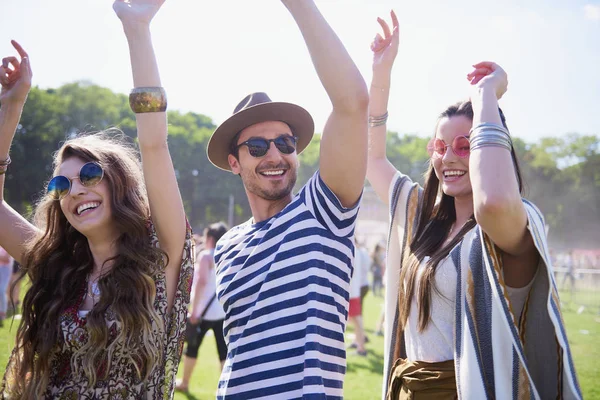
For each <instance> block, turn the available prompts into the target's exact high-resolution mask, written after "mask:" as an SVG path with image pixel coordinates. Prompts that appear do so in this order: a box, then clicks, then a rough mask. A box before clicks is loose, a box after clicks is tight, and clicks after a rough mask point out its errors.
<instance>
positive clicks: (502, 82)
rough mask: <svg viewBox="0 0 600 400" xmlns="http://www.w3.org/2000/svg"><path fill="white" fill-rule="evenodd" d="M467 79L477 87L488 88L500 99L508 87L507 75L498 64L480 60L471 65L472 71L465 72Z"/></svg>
mask: <svg viewBox="0 0 600 400" xmlns="http://www.w3.org/2000/svg"><path fill="white" fill-rule="evenodd" d="M467 79H468V80H469V82H471V85H473V86H474V87H475V88H477V89H483V88H490V89H493V90H494V92H495V93H496V98H497V99H498V100H500V98H502V96H503V95H504V93H506V90H507V89H508V76H507V75H506V72H505V71H504V70H503V69H502V67H500V66H499V65H498V64H496V63H494V62H491V61H482V62H479V63H477V64H475V65H473V71H471V72H469V73H468V74H467Z"/></svg>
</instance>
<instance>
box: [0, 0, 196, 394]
mask: <svg viewBox="0 0 600 400" xmlns="http://www.w3.org/2000/svg"><path fill="white" fill-rule="evenodd" d="M162 3H163V1H162V0H137V1H136V0H131V1H129V2H125V1H119V0H118V1H116V2H115V3H114V5H113V7H114V9H115V11H116V13H117V15H118V17H119V18H120V19H121V22H122V24H123V28H124V31H125V35H126V37H127V40H128V42H129V48H130V55H131V64H132V71H133V80H134V85H135V87H136V89H134V90H133V91H132V94H131V95H130V104H131V107H132V109H133V111H134V112H135V113H136V121H137V128H138V138H139V149H140V153H141V160H142V163H140V160H139V158H138V154H137V151H136V150H135V149H134V148H133V147H132V146H131V145H128V144H127V143H126V141H125V140H124V137H123V135H114V134H111V132H102V133H99V134H92V135H87V136H82V137H77V138H74V139H71V140H68V141H67V142H66V143H64V144H63V145H62V146H61V148H60V149H59V150H58V152H57V153H56V155H55V157H54V173H53V177H52V179H51V180H50V181H49V183H48V185H47V194H46V195H45V196H44V197H43V198H42V199H41V200H40V201H39V203H38V204H37V206H36V209H35V213H34V224H30V223H29V222H28V221H27V220H25V219H24V218H23V217H22V216H21V215H19V214H18V213H17V212H16V211H15V210H13V209H12V208H11V207H10V206H9V205H8V204H6V202H4V201H2V203H1V205H0V225H1V226H2V227H3V228H2V229H1V230H0V245H1V246H3V247H4V248H6V249H7V251H8V252H9V253H10V254H11V255H12V256H13V257H14V258H15V259H16V260H17V261H19V262H20V263H21V268H22V271H23V275H26V276H27V277H28V278H29V280H30V281H31V287H30V288H29V289H28V291H27V293H26V295H25V297H24V300H23V312H22V314H23V317H22V320H21V322H20V324H19V329H18V332H17V340H16V346H15V349H14V350H13V352H12V355H11V357H10V360H9V364H8V366H7V370H6V373H5V376H4V379H3V381H2V385H1V386H0V398H19V399H33V398H48V399H49V398H52V399H54V398H150V399H162V398H170V397H171V396H172V393H173V387H174V379H175V375H176V372H177V366H178V364H179V358H180V355H181V349H182V348H183V334H184V331H185V318H186V311H187V305H188V303H189V291H190V286H191V279H192V272H193V256H192V252H193V246H192V242H191V232H190V229H189V227H188V226H187V223H186V219H185V214H184V209H183V204H182V200H181V196H180V193H179V189H178V186H177V181H176V178H175V171H174V168H173V164H172V161H171V157H170V154H169V151H168V147H167V143H166V140H167V119H166V113H165V110H166V98H165V95H164V91H163V89H162V88H161V87H160V78H159V74H158V68H157V64H156V59H155V56H154V52H153V48H152V42H151V38H150V30H149V24H150V21H151V20H152V17H153V16H154V15H155V14H156V12H157V11H158V10H159V8H160V6H161V5H162ZM13 45H14V47H15V48H16V50H17V51H18V53H19V55H20V61H19V59H18V58H16V57H7V58H5V59H3V63H2V66H1V67H0V83H1V84H2V91H1V93H0V102H1V104H2V108H1V109H0V199H2V200H3V198H4V196H3V188H4V179H5V176H6V172H7V170H8V167H9V164H10V157H9V148H10V144H11V142H12V138H13V136H14V134H15V131H16V128H17V125H18V122H19V118H20V115H21V111H22V109H23V106H24V104H25V100H26V97H27V94H28V92H29V88H30V86H31V77H32V73H31V67H30V61H29V57H28V56H27V53H26V52H25V50H23V48H22V47H21V46H20V45H19V44H18V43H16V42H14V41H13ZM159 243H160V244H159Z"/></svg>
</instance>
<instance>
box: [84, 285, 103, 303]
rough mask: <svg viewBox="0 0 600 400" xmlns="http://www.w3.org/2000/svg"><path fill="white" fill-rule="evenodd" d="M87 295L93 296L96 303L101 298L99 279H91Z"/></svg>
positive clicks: (93, 301)
mask: <svg viewBox="0 0 600 400" xmlns="http://www.w3.org/2000/svg"><path fill="white" fill-rule="evenodd" d="M87 295H89V296H90V297H91V298H92V303H94V304H96V303H97V300H96V299H100V286H99V285H98V279H96V280H94V281H91V282H90V284H89V285H88V290H87Z"/></svg>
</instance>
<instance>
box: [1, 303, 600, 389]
mask: <svg viewBox="0 0 600 400" xmlns="http://www.w3.org/2000/svg"><path fill="white" fill-rule="evenodd" d="M382 303H383V299H382V298H379V297H374V296H371V294H369V295H367V298H366V299H365V310H364V313H363V315H364V317H365V327H366V329H367V335H368V337H369V339H370V342H369V343H368V345H367V350H368V355H367V357H359V356H356V355H353V354H352V350H349V351H348V370H347V374H346V380H345V383H344V398H345V399H348V400H370V399H379V398H380V391H381V382H382V381H381V380H382V373H383V338H382V337H380V336H376V335H375V334H374V328H375V325H376V322H377V319H378V318H379V314H380V312H381V304H382ZM578 310H579V307H578V306H576V305H566V306H564V307H563V315H564V319H565V324H566V326H567V331H568V335H569V341H570V343H571V350H572V352H573V358H574V360H575V366H576V368H577V373H578V375H579V381H580V384H581V387H582V390H583V395H584V398H585V399H600V314H598V309H597V308H596V309H595V310H592V311H590V310H589V309H586V310H584V311H583V312H581V313H579V314H578V313H577V311H578ZM17 324H18V321H16V320H15V325H14V326H13V328H12V330H9V326H10V321H5V324H4V327H3V328H0V368H1V369H2V371H3V370H4V368H5V365H6V362H7V361H8V356H9V354H10V351H11V349H12V344H13V343H14V335H15V331H16V326H17ZM346 336H347V341H348V343H350V341H351V338H352V336H353V332H352V329H351V327H349V328H348V332H347V335H346ZM182 368H183V367H180V370H179V375H181V372H182ZM218 369H219V362H218V357H217V350H216V346H215V343H214V339H213V337H212V336H207V337H206V338H205V340H204V343H203V344H202V347H201V349H200V354H199V356H198V364H197V366H196V369H195V371H194V374H193V376H192V381H191V385H190V392H189V393H187V394H184V393H176V395H175V399H179V400H185V399H190V400H205V399H214V393H215V390H216V387H217V381H218V377H219V371H218Z"/></svg>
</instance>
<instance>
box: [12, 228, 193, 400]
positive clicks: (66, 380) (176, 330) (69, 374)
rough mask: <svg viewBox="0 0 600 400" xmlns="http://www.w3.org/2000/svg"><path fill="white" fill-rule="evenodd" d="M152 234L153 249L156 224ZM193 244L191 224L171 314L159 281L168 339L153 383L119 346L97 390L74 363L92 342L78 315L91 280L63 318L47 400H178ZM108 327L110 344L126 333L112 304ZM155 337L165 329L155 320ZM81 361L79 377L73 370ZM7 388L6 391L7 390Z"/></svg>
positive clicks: (159, 278) (158, 279)
mask: <svg viewBox="0 0 600 400" xmlns="http://www.w3.org/2000/svg"><path fill="white" fill-rule="evenodd" d="M148 231H149V235H150V240H151V243H152V246H155V247H158V246H159V244H158V238H157V235H156V231H155V229H154V225H152V223H149V226H148ZM193 251H194V248H193V240H192V232H191V229H190V227H189V225H188V226H187V233H186V238H185V245H184V251H183V256H182V259H181V270H180V273H179V281H178V284H177V292H176V293H175V298H174V302H173V308H172V309H171V312H170V314H168V313H167V290H166V288H167V281H166V277H165V273H164V271H161V272H160V273H158V274H157V276H155V277H154V281H155V284H156V298H155V301H154V307H155V310H156V311H157V313H158V314H159V315H160V316H161V317H162V319H163V321H164V326H163V332H164V333H163V335H162V341H161V342H160V343H157V344H156V345H157V346H160V351H161V353H162V363H161V364H160V365H155V366H153V368H152V371H151V373H150V376H149V378H148V379H147V380H140V379H139V378H138V377H137V374H136V371H135V368H134V366H133V365H132V363H131V362H130V361H129V360H130V359H131V358H130V357H126V354H127V350H128V349H127V346H125V345H123V344H120V343H117V344H116V345H115V346H114V350H113V351H112V354H111V356H110V357H111V362H110V366H109V370H108V375H107V377H106V379H98V380H97V381H96V384H95V386H94V387H92V388H88V387H87V386H88V382H87V379H86V377H85V375H84V373H83V368H82V364H81V360H80V359H79V358H77V359H75V360H73V359H72V355H73V353H74V351H75V350H76V349H79V348H81V347H82V346H84V345H85V344H86V343H87V341H88V340H89V334H88V332H87V330H86V318H85V317H80V316H79V315H78V312H79V309H80V307H81V304H82V302H83V300H84V298H85V293H86V288H87V282H86V283H85V284H83V285H81V287H80V289H79V290H80V292H81V294H80V296H79V297H78V299H79V300H78V302H77V304H73V305H72V306H71V307H70V308H68V309H67V310H65V312H63V314H62V315H61V316H60V328H61V340H60V342H59V343H57V344H56V346H55V350H54V353H53V355H52V359H51V361H50V365H51V370H50V380H49V384H48V388H47V389H46V392H45V393H44V396H43V397H44V398H45V399H156V400H158V399H170V398H172V397H173V390H174V386H175V384H174V383H175V376H176V374H177V367H178V366H179V359H180V357H181V353H182V350H183V342H184V333H185V321H186V316H187V307H188V304H189V302H190V288H191V284H192V277H193V260H194V257H193ZM105 318H106V323H107V326H108V335H109V337H108V342H109V343H110V342H111V341H112V340H114V338H115V337H116V336H117V335H118V333H119V330H120V329H121V327H120V324H119V322H118V321H117V317H116V315H115V313H114V310H113V309H112V307H110V306H109V308H108V310H107V312H106V313H105ZM152 328H153V330H154V332H155V334H156V333H157V332H158V331H159V327H158V326H156V324H155V323H154V322H152ZM16 356H17V354H16V351H13V354H12V355H11V361H9V362H12V360H13V359H14V357H16ZM73 362H76V363H77V364H78V365H77V367H78V369H79V371H80V372H79V374H75V371H74V370H73V364H72V363H73ZM106 368H107V365H106V362H104V363H102V364H101V365H99V366H98V371H97V373H98V374H99V375H100V374H101V373H102V374H103V373H104V372H105V371H106ZM8 371H9V370H8V369H7V374H5V376H4V381H3V382H2V386H1V387H0V398H10V390H8V389H9V386H7V383H8V384H10V378H11V377H10V376H8V375H9V374H8ZM5 389H6V390H7V391H6V392H4V390H5Z"/></svg>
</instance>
